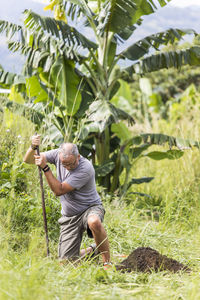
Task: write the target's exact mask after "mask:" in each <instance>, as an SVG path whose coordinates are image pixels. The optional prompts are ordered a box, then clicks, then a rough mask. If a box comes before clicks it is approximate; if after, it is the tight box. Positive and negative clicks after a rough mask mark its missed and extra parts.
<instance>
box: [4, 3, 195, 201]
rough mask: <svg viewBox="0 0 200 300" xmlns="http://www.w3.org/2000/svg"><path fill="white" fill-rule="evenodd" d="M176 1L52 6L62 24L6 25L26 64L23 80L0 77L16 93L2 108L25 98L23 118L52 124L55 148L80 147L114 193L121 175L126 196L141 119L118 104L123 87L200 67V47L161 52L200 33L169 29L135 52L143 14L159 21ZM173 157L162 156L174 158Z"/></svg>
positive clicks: (35, 20)
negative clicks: (134, 128) (134, 131)
mask: <svg viewBox="0 0 200 300" xmlns="http://www.w3.org/2000/svg"><path fill="white" fill-rule="evenodd" d="M169 1H170V0H157V1H155V0H134V1H133V0H112V1H110V0H104V1H103V0H102V1H101V0H93V1H92V0H91V1H90V0H53V1H50V4H49V5H48V6H47V7H46V8H45V9H51V10H54V13H55V16H56V18H50V17H44V16H41V15H38V14H36V13H34V12H33V11H30V10H25V12H24V14H23V17H24V18H23V26H20V25H16V24H13V23H9V22H6V21H3V20H2V21H0V33H1V34H5V35H6V37H7V41H8V48H9V49H10V51H18V52H20V53H21V54H22V55H24V56H25V58H26V63H25V65H24V69H23V74H22V77H23V80H22V78H21V79H19V78H18V76H17V75H16V74H12V75H10V74H7V72H6V71H4V70H0V86H1V87H4V88H5V87H7V88H10V87H12V89H13V94H12V95H11V96H10V98H9V99H5V97H4V98H3V100H2V101H4V104H5V103H6V104H5V105H7V106H10V107H11V104H10V102H12V101H13V100H14V99H15V96H14V95H16V94H21V95H22V96H23V98H24V103H21V104H19V103H18V109H17V111H20V109H19V108H20V107H19V106H20V105H21V106H24V109H27V111H29V113H27V115H28V116H29V117H31V116H32V114H31V113H30V109H33V110H34V113H35V114H36V115H37V114H38V113H39V114H40V118H39V119H38V118H37V122H38V123H37V124H38V125H39V126H40V125H41V124H45V126H46V130H47V132H48V133H49V135H50V134H51V136H52V138H53V140H54V142H55V143H60V142H61V141H62V140H64V141H74V142H76V143H78V144H79V146H80V150H81V153H82V154H84V155H86V156H88V157H90V158H91V159H92V160H93V163H94V165H96V168H97V169H96V173H97V176H98V178H99V182H100V183H101V184H102V185H104V186H105V187H106V188H107V190H108V191H112V192H113V191H116V190H117V189H118V187H119V175H120V174H121V172H122V170H125V172H126V175H125V181H124V183H123V184H122V186H121V189H120V193H122V194H123V195H124V194H125V192H126V190H127V189H128V188H129V187H130V186H131V184H134V183H136V182H137V180H135V181H134V180H129V173H130V168H131V163H132V159H134V158H135V157H134V156H132V155H131V152H130V153H128V154H127V153H126V151H127V146H126V147H125V146H123V142H125V139H124V136H123V134H124V132H127V130H128V125H129V124H130V125H133V124H134V122H135V120H134V115H130V114H129V113H128V112H126V111H125V110H124V109H123V108H122V107H119V106H118V105H116V103H115V102H113V101H112V99H113V97H114V96H115V94H116V93H117V91H118V90H119V88H120V80H124V81H126V82H131V81H132V80H133V75H134V74H135V73H137V74H141V75H144V74H146V73H148V72H152V71H155V70H160V69H163V68H171V67H175V68H180V67H181V66H183V65H186V64H188V65H198V64H199V63H200V47H198V46H195V47H191V48H189V49H186V50H181V51H171V52H159V50H160V49H161V47H162V46H163V45H168V44H173V43H174V42H178V41H180V40H181V39H182V37H183V36H184V35H185V34H188V33H193V34H196V33H195V32H194V31H192V30H180V29H177V28H175V29H173V28H170V29H168V30H166V31H163V32H159V33H155V34H153V35H150V36H147V37H145V38H142V39H141V40H139V41H137V42H134V43H133V44H132V45H130V44H129V43H128V42H127V40H128V39H129V38H130V37H132V36H134V33H135V31H137V28H138V27H140V26H142V21H143V20H142V17H143V16H144V15H150V14H153V13H154V12H155V11H156V10H157V9H158V8H159V7H163V6H165V5H167V3H168V2H169ZM71 21H73V23H72V22H71ZM70 23H71V24H73V26H72V25H69V24H70ZM74 24H81V26H80V25H79V26H74ZM80 27H81V32H80V29H79V28H80ZM88 28H89V30H88ZM87 32H89V34H88V36H87ZM91 32H92V38H91ZM122 43H124V44H126V43H127V48H126V49H125V50H123V51H120V50H119V45H120V44H122ZM125 59H126V60H129V61H132V64H131V65H130V66H129V67H128V68H123V67H120V64H119V62H120V61H123V60H125ZM6 74H7V75H6ZM24 111H25V110H24ZM41 115H42V117H41ZM32 119H33V118H32ZM127 140H130V141H131V140H132V141H133V140H134V138H133V137H132V139H131V138H130V137H127ZM133 145H134V144H133ZM176 146H177V145H174V147H176ZM141 147H142V149H144V148H145V147H146V146H144V145H142V146H141ZM147 148H148V147H147ZM147 148H146V149H147ZM124 149H126V151H125V150H124ZM124 151H125V152H124ZM135 151H136V150H135ZM174 151H175V150H174ZM177 151H179V150H177ZM133 152H134V151H133ZM170 153H171V152H170ZM170 153H167V154H163V156H162V157H163V158H168V159H170V157H172V156H170V155H171V154H170ZM177 153H179V152H177ZM155 156H158V157H161V155H160V154H158V153H157V154H155V153H154V155H149V157H151V158H155ZM173 157H174V158H177V157H178V156H177V155H174V156H173ZM140 183H141V182H140Z"/></svg>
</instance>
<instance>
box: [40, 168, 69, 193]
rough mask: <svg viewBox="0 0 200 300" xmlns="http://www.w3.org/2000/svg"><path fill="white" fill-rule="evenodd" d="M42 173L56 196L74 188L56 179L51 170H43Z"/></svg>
mask: <svg viewBox="0 0 200 300" xmlns="http://www.w3.org/2000/svg"><path fill="white" fill-rule="evenodd" d="M44 174H45V177H46V179H47V182H48V185H49V187H50V188H51V190H52V191H53V193H54V194H55V195H56V196H61V195H64V194H67V193H69V192H71V191H73V190H74V188H73V187H72V186H71V185H69V184H68V183H67V182H60V181H59V180H58V179H56V178H55V177H54V175H53V173H52V172H51V170H49V171H47V172H45V173H44Z"/></svg>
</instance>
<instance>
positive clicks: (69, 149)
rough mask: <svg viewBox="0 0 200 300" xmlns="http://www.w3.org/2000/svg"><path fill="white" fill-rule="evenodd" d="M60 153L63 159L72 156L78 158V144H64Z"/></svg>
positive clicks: (60, 148)
mask: <svg viewBox="0 0 200 300" xmlns="http://www.w3.org/2000/svg"><path fill="white" fill-rule="evenodd" d="M58 151H59V153H62V156H63V158H67V157H68V156H70V155H73V156H75V157H77V156H78V155H79V151H78V147H77V145H76V144H72V143H63V144H61V145H60V147H59V149H58Z"/></svg>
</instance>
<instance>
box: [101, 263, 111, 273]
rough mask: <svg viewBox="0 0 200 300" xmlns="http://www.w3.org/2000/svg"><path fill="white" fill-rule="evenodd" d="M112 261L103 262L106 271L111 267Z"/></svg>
mask: <svg viewBox="0 0 200 300" xmlns="http://www.w3.org/2000/svg"><path fill="white" fill-rule="evenodd" d="M112 266H113V265H112V263H111V262H105V263H104V264H103V268H104V270H105V271H107V270H110V269H111V268H112Z"/></svg>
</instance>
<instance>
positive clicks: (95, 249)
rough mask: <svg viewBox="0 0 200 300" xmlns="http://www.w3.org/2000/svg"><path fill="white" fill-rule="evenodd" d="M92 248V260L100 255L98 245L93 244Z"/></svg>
mask: <svg viewBox="0 0 200 300" xmlns="http://www.w3.org/2000/svg"><path fill="white" fill-rule="evenodd" d="M90 247H91V248H92V252H91V254H90V257H91V258H93V257H96V256H98V255H99V254H100V252H99V249H98V248H97V245H96V244H95V243H94V244H91V245H90Z"/></svg>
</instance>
